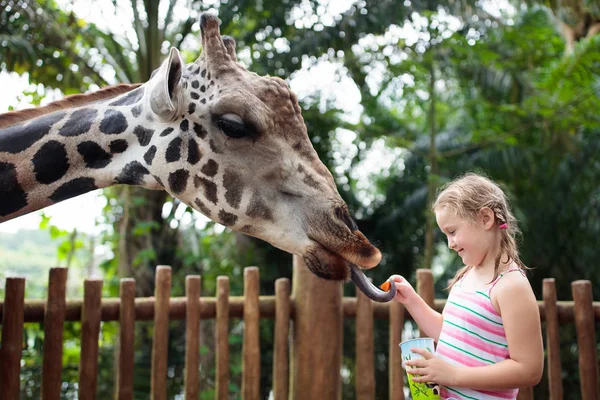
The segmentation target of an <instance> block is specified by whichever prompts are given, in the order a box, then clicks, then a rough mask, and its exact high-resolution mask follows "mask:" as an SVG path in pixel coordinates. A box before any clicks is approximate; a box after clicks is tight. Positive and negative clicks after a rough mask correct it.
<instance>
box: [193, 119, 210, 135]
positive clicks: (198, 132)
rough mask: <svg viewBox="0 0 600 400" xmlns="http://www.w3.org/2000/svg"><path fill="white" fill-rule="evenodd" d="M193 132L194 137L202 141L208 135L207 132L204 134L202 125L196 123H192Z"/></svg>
mask: <svg viewBox="0 0 600 400" xmlns="http://www.w3.org/2000/svg"><path fill="white" fill-rule="evenodd" d="M194 132H196V135H197V136H198V137H199V138H200V139H204V138H205V137H206V135H207V134H208V132H206V129H204V127H203V126H202V125H200V124H197V123H196V122H194Z"/></svg>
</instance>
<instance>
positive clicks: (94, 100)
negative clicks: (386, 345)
mask: <svg viewBox="0 0 600 400" xmlns="http://www.w3.org/2000/svg"><path fill="white" fill-rule="evenodd" d="M200 27H201V34H202V47H203V51H202V54H201V56H200V57H199V58H198V59H197V60H196V61H194V62H192V63H190V64H188V65H185V64H184V62H183V61H182V59H181V56H180V54H179V51H178V50H177V49H175V48H172V49H171V51H170V53H169V57H168V58H167V59H166V60H165V61H164V62H163V63H162V65H161V66H160V68H158V69H157V70H156V71H155V72H154V73H153V75H152V77H151V78H150V79H149V80H148V82H146V83H144V84H141V85H132V86H127V87H124V88H123V89H122V90H116V91H115V92H111V94H107V92H106V90H100V91H98V92H96V93H92V94H90V95H84V96H83V98H81V96H80V97H78V98H77V99H76V100H77V101H75V100H73V99H71V100H69V99H67V100H66V101H62V102H58V103H57V104H54V105H51V106H52V107H49V108H47V109H45V110H40V111H39V114H40V115H36V111H35V110H34V111H31V110H30V111H27V112H23V113H22V114H20V113H19V112H13V113H7V114H3V115H0V222H4V221H7V220H10V219H13V218H15V217H18V216H20V215H23V214H26V213H28V212H31V211H35V210H38V209H41V208H44V207H46V206H49V205H51V204H54V203H57V202H59V201H62V200H65V199H68V198H70V197H75V196H77V195H80V194H83V193H86V192H88V191H91V190H94V189H97V188H103V187H108V186H111V185H115V184H128V185H139V186H143V187H146V188H148V189H156V190H166V191H167V192H169V193H170V194H171V195H173V196H174V197H176V198H178V199H179V200H181V201H183V202H184V203H186V204H187V205H189V206H190V207H192V208H194V209H195V210H197V211H199V212H201V213H203V214H204V215H206V216H207V217H209V218H210V219H212V220H214V221H216V222H219V223H221V224H223V225H225V226H228V227H230V228H231V229H233V230H237V231H240V232H242V233H245V234H248V235H251V236H255V237H258V238H260V239H263V240H265V241H267V242H269V243H271V244H272V245H273V246H275V247H278V248H280V249H282V250H285V251H287V252H289V253H292V254H297V255H300V256H302V257H303V259H304V261H305V263H306V265H307V266H308V268H309V269H310V270H311V271H312V272H313V273H314V274H316V275H317V276H320V277H322V278H325V279H332V280H340V281H345V280H347V279H349V278H352V280H353V281H354V282H355V283H356V284H357V286H358V287H359V288H360V289H361V290H363V291H364V292H365V293H366V294H367V295H369V296H370V297H371V298H374V299H376V300H379V301H387V300H390V299H391V297H393V294H391V295H390V293H391V292H390V293H385V292H381V291H380V290H379V289H377V288H375V287H374V286H373V285H372V284H370V283H369V282H368V280H367V279H365V277H364V274H363V273H362V270H361V269H360V268H359V267H357V266H360V267H361V268H371V267H374V266H376V265H377V264H378V263H379V261H380V260H381V253H380V252H379V250H378V249H377V248H375V247H374V246H373V245H372V244H371V243H370V242H369V241H368V240H367V239H366V238H365V236H364V235H363V234H362V233H361V232H360V231H359V230H358V228H357V226H356V224H355V222H354V221H353V220H352V218H351V217H350V215H349V213H348V208H347V205H346V204H345V203H344V201H343V200H342V199H341V197H340V195H339V193H338V191H337V189H336V185H335V182H334V180H333V177H332V175H331V173H330V172H329V170H328V169H327V168H326V167H325V165H324V164H323V163H322V162H321V161H320V160H319V158H318V156H317V153H316V151H315V150H314V148H313V147H312V144H311V142H310V140H309V137H308V135H307V130H306V125H305V124H304V120H303V118H302V115H301V109H300V106H299V105H298V101H297V99H296V96H295V95H294V94H293V93H292V92H291V91H290V89H289V87H288V85H287V84H286V83H285V81H283V80H281V79H279V78H273V77H268V76H267V77H263V76H259V75H257V74H255V73H252V72H249V71H248V70H246V69H245V68H244V67H243V66H241V65H240V64H238V63H237V61H236V58H235V42H234V41H233V39H231V38H228V37H224V38H223V37H221V35H220V33H219V20H218V18H217V17H215V16H212V15H210V14H203V15H202V17H201V20H200ZM108 90H111V89H108ZM112 90H114V89H112ZM123 92H124V93H123ZM21 119H23V120H21ZM7 121H11V122H7ZM14 121H17V122H14ZM394 292H395V291H394ZM390 296H391V297H390Z"/></svg>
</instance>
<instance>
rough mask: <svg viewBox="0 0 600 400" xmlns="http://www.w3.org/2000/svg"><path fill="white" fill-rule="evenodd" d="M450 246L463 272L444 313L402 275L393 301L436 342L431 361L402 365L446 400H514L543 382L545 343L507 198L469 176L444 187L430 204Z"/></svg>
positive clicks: (484, 180) (487, 183)
mask: <svg viewBox="0 0 600 400" xmlns="http://www.w3.org/2000/svg"><path fill="white" fill-rule="evenodd" d="M432 208H433V211H434V213H435V218H436V221H437V224H438V226H439V227H440V229H441V230H442V232H443V233H444V234H445V235H446V236H447V238H448V247H450V249H452V250H454V251H456V252H457V253H458V255H459V256H460V257H461V258H462V261H463V263H464V265H465V266H464V267H462V268H461V269H460V270H459V271H458V273H457V274H456V276H455V277H454V279H452V281H451V282H450V285H449V286H448V287H449V288H451V290H450V294H449V296H448V300H447V302H446V306H445V308H444V311H443V313H442V314H439V313H438V312H436V311H435V310H433V309H432V308H430V307H429V306H428V305H427V304H426V303H425V301H424V300H423V299H422V298H421V297H420V296H419V295H418V294H417V293H416V292H415V290H414V289H413V287H412V286H411V285H410V284H409V283H408V282H407V281H406V279H404V278H403V277H401V276H399V275H393V276H392V280H393V281H395V282H396V290H397V293H396V297H395V299H396V300H398V301H399V302H401V303H402V304H404V305H405V306H406V308H407V310H408V311H409V312H410V314H411V315H412V316H413V317H414V319H415V321H416V322H417V324H418V325H419V327H420V328H421V330H422V331H423V332H424V333H425V334H426V336H429V337H432V338H434V339H435V341H436V342H437V349H436V352H435V355H434V354H431V353H429V352H427V351H425V350H420V349H414V351H415V352H416V353H419V354H421V355H422V356H423V357H424V358H425V359H424V360H412V361H407V362H406V365H408V366H411V367H413V368H411V369H409V370H408V372H409V373H411V374H415V375H416V376H415V377H414V381H415V382H435V383H438V384H440V385H442V390H441V396H442V398H443V399H502V400H505V399H515V398H516V397H517V393H518V388H520V387H528V386H534V385H536V384H537V383H538V382H539V381H540V379H541V376H542V370H543V363H544V360H543V357H544V356H543V344H542V334H541V325H540V315H539V311H538V306H537V302H536V299H535V296H534V294H533V291H532V289H531V286H530V284H529V281H528V280H527V278H526V277H525V272H524V271H525V270H526V269H528V268H527V267H525V265H523V263H522V262H521V260H520V258H519V253H518V249H517V245H516V241H515V235H516V234H517V233H518V227H517V223H516V220H515V218H514V216H513V215H512V213H511V211H510V208H509V206H508V202H507V199H506V196H505V195H504V193H503V192H502V190H501V189H500V188H499V187H498V186H497V185H496V184H495V183H493V182H492V181H490V180H489V179H487V178H484V177H482V176H479V175H476V174H473V173H469V174H467V175H465V176H463V177H462V178H459V179H457V180H455V181H453V182H451V183H449V184H448V185H446V186H445V187H444V188H442V190H441V191H440V192H439V194H438V197H437V199H436V201H435V202H434V204H433V207H432Z"/></svg>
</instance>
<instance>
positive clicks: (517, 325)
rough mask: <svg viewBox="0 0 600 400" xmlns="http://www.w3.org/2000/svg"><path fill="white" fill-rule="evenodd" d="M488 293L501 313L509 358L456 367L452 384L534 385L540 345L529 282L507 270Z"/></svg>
mask: <svg viewBox="0 0 600 400" xmlns="http://www.w3.org/2000/svg"><path fill="white" fill-rule="evenodd" d="M492 292H493V294H492V301H493V303H494V305H495V306H497V309H498V310H500V314H501V316H502V323H503V324H504V330H505V332H506V340H507V341H508V351H509V355H510V359H508V360H505V361H502V362H499V363H497V364H494V365H489V366H485V367H471V368H468V367H463V368H460V367H459V368H458V369H457V371H456V376H455V380H456V382H455V383H454V386H457V387H467V388H470V389H492V390H493V389H510V388H520V387H527V386H534V385H536V384H537V383H538V382H539V381H540V379H541V377H542V372H543V368H544V346H543V342H542V328H541V323H540V314H539V309H538V305H537V301H536V299H535V296H534V294H533V291H532V290H531V285H530V284H529V281H528V280H527V278H525V277H524V276H522V275H521V274H518V273H511V274H507V275H506V276H504V277H503V278H502V279H501V280H500V281H499V282H498V283H497V284H496V286H495V287H494V289H493V291H492Z"/></svg>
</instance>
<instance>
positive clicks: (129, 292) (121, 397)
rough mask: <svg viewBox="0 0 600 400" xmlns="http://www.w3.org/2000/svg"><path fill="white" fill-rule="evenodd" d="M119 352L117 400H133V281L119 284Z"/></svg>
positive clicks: (127, 280)
mask: <svg viewBox="0 0 600 400" xmlns="http://www.w3.org/2000/svg"><path fill="white" fill-rule="evenodd" d="M120 297H121V299H120V300H121V301H120V304H119V352H118V360H119V364H118V368H117V373H116V375H117V376H116V380H115V381H116V385H115V386H116V392H117V396H116V397H117V399H118V400H133V366H134V357H135V317H136V316H135V279H133V278H123V279H121V283H120Z"/></svg>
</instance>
